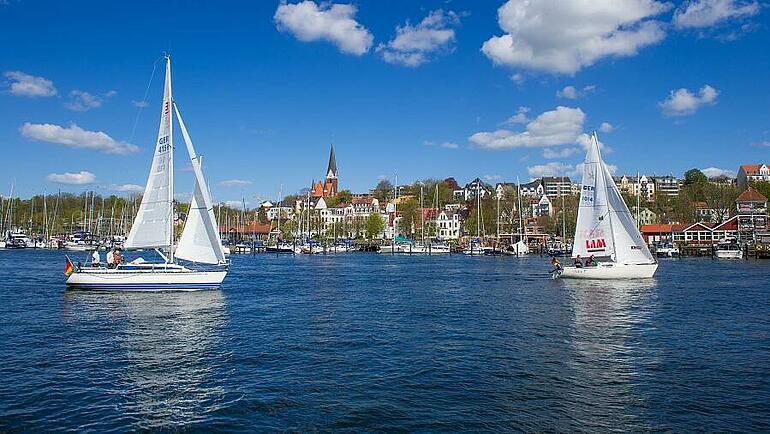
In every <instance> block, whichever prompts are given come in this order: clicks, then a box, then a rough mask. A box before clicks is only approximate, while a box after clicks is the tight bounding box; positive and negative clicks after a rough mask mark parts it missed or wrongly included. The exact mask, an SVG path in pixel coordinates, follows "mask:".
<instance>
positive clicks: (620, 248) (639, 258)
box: [602, 163, 655, 264]
mask: <svg viewBox="0 0 770 434" xmlns="http://www.w3.org/2000/svg"><path fill="white" fill-rule="evenodd" d="M602 166H603V167H604V177H605V179H607V180H608V183H607V185H608V187H609V188H607V203H608V205H609V210H610V218H611V219H612V234H613V239H614V244H615V262H618V263H621V264H649V263H653V262H655V258H653V256H652V253H650V249H649V248H648V247H647V243H645V242H644V240H643V239H642V235H641V234H640V233H639V229H637V227H636V222H635V221H634V219H633V217H632V216H631V212H630V211H629V210H628V206H626V202H625V201H624V200H623V197H622V196H621V195H620V191H619V190H618V187H617V186H616V185H615V182H613V181H612V175H611V174H610V172H609V170H608V169H607V167H606V165H604V163H602Z"/></svg>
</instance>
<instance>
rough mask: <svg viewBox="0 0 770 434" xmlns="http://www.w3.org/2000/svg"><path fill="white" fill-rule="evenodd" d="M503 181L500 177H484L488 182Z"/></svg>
mask: <svg viewBox="0 0 770 434" xmlns="http://www.w3.org/2000/svg"><path fill="white" fill-rule="evenodd" d="M500 179H502V177H501V176H500V175H484V180H485V181H488V182H492V181H499V180H500Z"/></svg>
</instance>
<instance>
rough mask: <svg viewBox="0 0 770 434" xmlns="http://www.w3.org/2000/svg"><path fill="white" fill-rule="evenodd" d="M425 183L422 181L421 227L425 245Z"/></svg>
mask: <svg viewBox="0 0 770 434" xmlns="http://www.w3.org/2000/svg"><path fill="white" fill-rule="evenodd" d="M422 188H423V185H422V183H420V228H421V229H422V245H423V246H424V245H425V203H424V202H423V196H422V194H423V190H422Z"/></svg>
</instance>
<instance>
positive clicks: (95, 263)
mask: <svg viewBox="0 0 770 434" xmlns="http://www.w3.org/2000/svg"><path fill="white" fill-rule="evenodd" d="M101 262H102V259H101V257H100V256H99V248H98V247H97V248H96V249H94V252H93V253H91V266H92V267H94V268H98V267H99V264H100V263H101Z"/></svg>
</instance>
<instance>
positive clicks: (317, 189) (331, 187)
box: [311, 144, 338, 199]
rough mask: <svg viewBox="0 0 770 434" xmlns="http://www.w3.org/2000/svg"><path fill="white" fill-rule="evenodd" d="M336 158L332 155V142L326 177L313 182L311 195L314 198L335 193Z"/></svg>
mask: <svg viewBox="0 0 770 434" xmlns="http://www.w3.org/2000/svg"><path fill="white" fill-rule="evenodd" d="M337 182H338V178H337V158H336V157H335V156H334V144H332V145H331V150H330V151H329V166H328V168H327V169H326V179H324V182H323V183H321V182H320V181H319V182H314V183H313V190H312V191H311V195H312V197H314V198H316V199H317V198H319V197H334V196H335V195H336V194H337Z"/></svg>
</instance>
